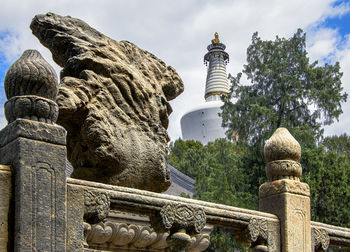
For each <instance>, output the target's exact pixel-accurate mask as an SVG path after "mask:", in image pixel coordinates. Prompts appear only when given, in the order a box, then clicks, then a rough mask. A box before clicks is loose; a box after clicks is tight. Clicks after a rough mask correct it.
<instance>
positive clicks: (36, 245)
mask: <svg viewBox="0 0 350 252" xmlns="http://www.w3.org/2000/svg"><path fill="white" fill-rule="evenodd" d="M40 125H43V128H40ZM26 129H27V130H26ZM36 129H37V131H35V130H36ZM60 131H64V130H63V129H58V128H57V127H56V126H53V125H50V124H47V123H41V122H35V121H30V120H25V119H17V120H16V121H15V122H13V123H11V124H9V125H7V126H6V127H5V128H4V129H3V130H2V131H0V140H1V139H5V141H4V142H3V143H1V146H0V164H11V169H12V170H13V171H14V173H13V177H14V178H13V184H14V186H13V192H14V194H13V195H14V200H13V204H14V208H13V211H12V214H13V220H14V221H13V223H12V230H13V231H14V236H13V251H66V250H65V247H66V214H65V213H66V178H65V173H64V172H65V167H66V165H65V159H66V148H65V146H64V145H61V144H55V143H54V142H55V138H56V137H55V135H54V133H55V132H56V133H59V134H60ZM9 132H11V133H10V134H11V135H12V137H11V138H12V139H13V140H12V141H10V142H8V141H6V137H4V134H6V135H7V134H8V133H9ZM35 132H37V134H35ZM44 132H45V133H44ZM16 135H17V137H16ZM23 135H25V137H23ZM50 135H51V136H52V139H51V141H50V142H45V141H44V139H46V138H47V137H49V136H50ZM57 138H59V137H58V136H57ZM38 139H39V140H38ZM2 144H3V145H2Z"/></svg>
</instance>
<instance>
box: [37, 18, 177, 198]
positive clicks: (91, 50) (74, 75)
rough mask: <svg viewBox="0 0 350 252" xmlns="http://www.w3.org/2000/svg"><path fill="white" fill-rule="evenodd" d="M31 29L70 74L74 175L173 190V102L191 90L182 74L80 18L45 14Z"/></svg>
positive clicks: (64, 118)
mask: <svg viewBox="0 0 350 252" xmlns="http://www.w3.org/2000/svg"><path fill="white" fill-rule="evenodd" d="M31 29H32V31H33V33H34V35H35V36H37V37H38V38H39V40H40V41H41V43H42V44H43V45H45V46H46V47H48V48H49V49H50V50H51V52H52V54H53V58H54V60H55V62H56V63H57V64H58V65H60V66H62V67H63V70H62V72H61V85H60V88H59V94H58V99H57V103H58V104H59V118H58V123H59V124H60V125H62V126H63V127H65V128H66V130H67V131H68V134H67V149H68V159H69V161H70V162H71V163H72V165H73V167H74V172H73V174H72V176H73V177H75V178H82V179H87V180H92V181H98V182H103V183H109V184H114V185H123V186H129V187H134V188H140V189H146V190H151V191H156V192H161V191H164V190H166V189H167V188H168V186H169V185H170V178H169V171H168V168H167V166H166V156H167V142H168V140H169V137H168V135H167V132H166V128H167V127H168V115H169V114H170V113H171V107H170V105H169V103H168V101H169V100H171V99H174V98H175V97H176V96H178V95H179V94H180V93H181V92H182V91H183V83H182V81H181V79H180V77H179V76H178V74H177V73H176V71H175V70H174V69H173V68H172V67H170V66H166V65H165V63H164V62H162V61H161V60H159V59H158V58H156V57H155V56H154V55H152V54H151V53H149V52H147V51H144V50H142V49H140V48H138V47H137V46H135V45H134V44H132V43H130V42H128V41H121V42H117V41H114V40H112V39H110V38H108V37H107V36H104V35H103V34H102V33H100V32H98V31H97V30H95V29H93V28H91V27H90V26H88V25H87V24H86V23H84V22H83V21H81V20H78V19H74V18H71V17H62V16H59V15H56V14H53V13H48V14H46V15H37V16H36V17H35V18H34V19H33V21H32V23H31Z"/></svg>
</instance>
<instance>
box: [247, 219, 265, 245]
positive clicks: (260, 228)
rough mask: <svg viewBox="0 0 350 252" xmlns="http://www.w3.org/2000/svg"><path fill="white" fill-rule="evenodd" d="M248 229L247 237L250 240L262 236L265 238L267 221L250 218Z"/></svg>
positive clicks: (253, 240)
mask: <svg viewBox="0 0 350 252" xmlns="http://www.w3.org/2000/svg"><path fill="white" fill-rule="evenodd" d="M248 231H249V239H250V240H251V241H252V242H255V241H257V240H258V238H259V237H260V238H262V239H264V240H267V238H268V229H267V221H266V220H264V219H258V218H251V219H250V221H249V224H248Z"/></svg>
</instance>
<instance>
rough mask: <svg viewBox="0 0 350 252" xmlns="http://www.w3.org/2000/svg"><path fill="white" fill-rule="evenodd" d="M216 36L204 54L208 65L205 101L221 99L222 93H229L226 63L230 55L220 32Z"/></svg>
mask: <svg viewBox="0 0 350 252" xmlns="http://www.w3.org/2000/svg"><path fill="white" fill-rule="evenodd" d="M214 36H215V38H214V39H213V40H212V41H211V44H210V45H208V47H207V49H208V52H207V53H206V54H205V56H204V63H205V64H206V65H207V66H208V72H207V80H206V85H205V95H204V97H205V101H215V100H220V95H225V94H228V93H229V84H228V78H227V74H226V65H227V63H228V61H229V55H228V53H227V52H225V48H226V46H225V45H224V44H222V43H221V42H220V40H219V34H218V33H217V32H215V34H214Z"/></svg>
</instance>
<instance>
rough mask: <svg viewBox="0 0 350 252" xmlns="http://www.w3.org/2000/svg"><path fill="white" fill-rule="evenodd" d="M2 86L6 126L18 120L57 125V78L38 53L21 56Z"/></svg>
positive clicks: (8, 72)
mask: <svg viewBox="0 0 350 252" xmlns="http://www.w3.org/2000/svg"><path fill="white" fill-rule="evenodd" d="M4 86H5V93H6V97H7V99H8V101H7V102H6V103H5V116H6V119H7V120H8V122H9V123H11V122H12V121H14V120H16V119H17V118H24V119H30V120H34V121H40V122H46V123H53V122H56V120H57V116H58V106H57V104H56V103H55V100H56V97H57V92H58V82H57V75H56V72H55V70H54V69H53V68H52V66H50V65H49V63H47V62H46V61H45V59H44V58H43V57H42V56H41V54H40V53H39V52H38V51H36V50H26V51H24V52H23V54H22V56H21V57H20V58H19V59H18V60H17V61H16V62H15V63H13V64H12V65H11V66H10V68H9V70H8V71H7V73H6V76H5V81H4Z"/></svg>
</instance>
